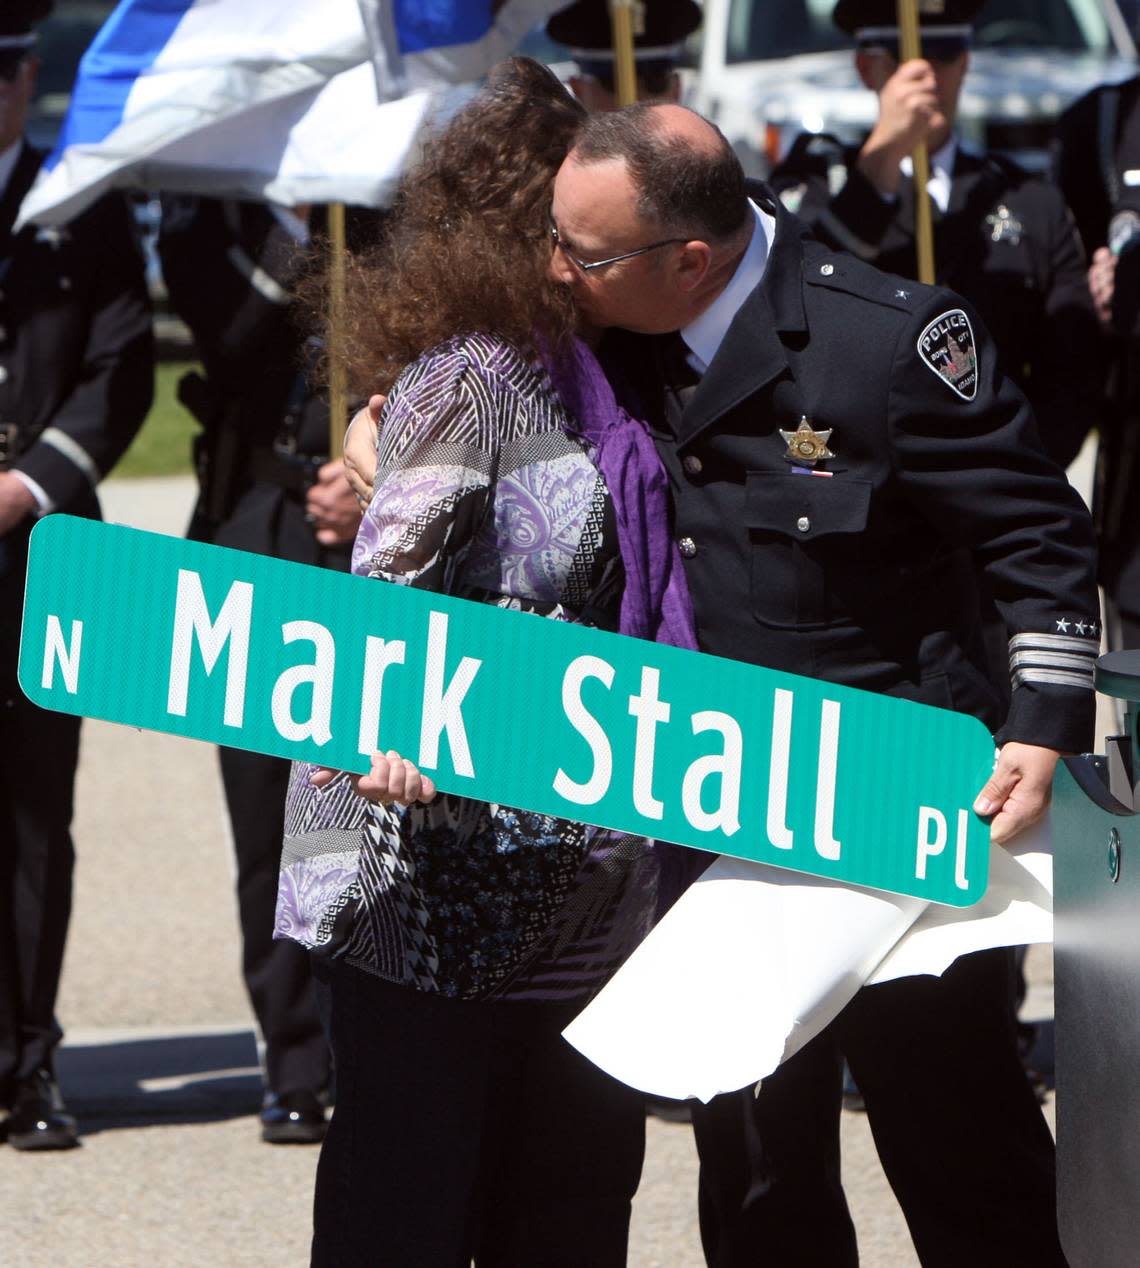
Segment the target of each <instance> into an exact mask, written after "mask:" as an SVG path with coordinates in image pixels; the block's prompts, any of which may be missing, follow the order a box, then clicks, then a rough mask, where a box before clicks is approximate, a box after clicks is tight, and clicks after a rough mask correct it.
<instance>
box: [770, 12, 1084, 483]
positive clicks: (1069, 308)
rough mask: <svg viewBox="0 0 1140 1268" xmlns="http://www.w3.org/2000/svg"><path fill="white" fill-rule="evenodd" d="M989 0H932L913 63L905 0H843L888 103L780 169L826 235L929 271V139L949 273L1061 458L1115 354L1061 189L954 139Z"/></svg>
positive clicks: (844, 246)
mask: <svg viewBox="0 0 1140 1268" xmlns="http://www.w3.org/2000/svg"><path fill="white" fill-rule="evenodd" d="M980 8H981V0H944V3H941V2H940V3H930V2H929V0H927V2H926V3H923V4H922V5H921V6H920V22H921V27H920V31H921V37H922V58H921V59H920V60H913V61H909V62H900V53H899V36H898V28H897V26H896V8H895V0H840V2H839V3H838V4H837V5H836V6H835V10H834V14H833V17H834V21H835V23H836V25H837V26H839V27H840V28H841V29H842V30H843V31H845V32H846V33H847V34H849V35H850V36H852V37H853V38H854V40H855V67H856V70H857V71H858V74H859V77H860V79H861V80H862V82H863V83H864V84H865V85H866V86H867V88H869V89H871V90H872V91H873V92H875V93H876V94H877V96H878V99H879V115H878V119H877V120H876V123H875V126H874V127H873V128H872V129H871V132H870V134H869V135H868V136H867V137H866V138H865V139H864V141H863V142H862V144H861V145H857V146H846V145H841V144H840V143H839V142H838V141H837V140H836V139H835V138H834V137H832V136H828V135H826V134H822V135H818V136H816V135H810V134H803V135H801V136H800V137H799V138H797V140H796V141H795V143H794V144H793V146H792V148H791V150H790V151H789V153H788V156H787V158H786V159H785V160H784V162H783V163H782V164H780V166H779V167H778V168H777V169H776V171H775V172H774V173H773V175H772V186H773V188H774V189H776V190H777V192H778V193H779V194H780V196H781V198H782V199H783V200H784V203H785V205H787V206H788V208H789V209H790V210H792V211H794V212H796V213H797V214H798V215H799V216H800V217H801V218H803V219H805V220H807V221H808V223H809V224H810V225H811V226H812V228H813V230H814V231H815V233H816V235H817V236H818V237H820V238H821V239H822V240H823V241H825V242H827V243H828V244H829V245H830V246H833V247H835V248H836V249H838V250H844V251H850V252H851V253H852V254H854V255H857V256H858V257H859V258H860V259H863V260H868V261H870V262H871V263H873V264H876V265H877V266H878V267H879V268H882V269H886V270H887V271H888V272H891V273H901V274H903V275H904V276H906V277H915V276H917V272H918V270H917V265H916V260H915V228H914V215H915V213H914V185H913V182H912V180H911V176H910V162H911V159H910V155H911V151H912V150H913V148H914V146H915V145H916V144H917V143H918V142H920V141H924V142H925V143H926V145H927V149H928V151H929V154H930V168H931V179H930V184H929V186H928V190H929V194H930V198H931V212H932V215H933V219H934V259H935V268H936V276H937V280H938V281H939V282H940V283H941V284H943V285H945V286H949V287H951V288H952V289H953V290H955V291H957V292H958V293H959V294H961V295H964V296H965V297H966V298H967V299H968V300H969V301H970V302H971V303H972V304H973V305H974V307H975V308H976V309H977V311H978V313H979V315H980V316H981V318H982V321H983V322H984V323H985V325H986V326H987V327H988V329H989V331H990V333H991V335H992V337H993V340H994V343H995V344H996V346H997V350H998V355H999V357H1000V358H1001V362H1002V367H1003V369H1004V370H1005V371H1006V373H1007V374H1009V375H1010V377H1011V378H1012V379H1013V380H1014V382H1015V383H1017V385H1018V386H1019V387H1020V388H1021V389H1022V391H1024V392H1025V394H1026V395H1027V396H1028V397H1029V401H1030V403H1031V404H1032V406H1033V411H1034V414H1035V415H1036V418H1037V425H1038V428H1039V429H1040V432H1041V438H1042V440H1043V442H1044V444H1045V448H1046V451H1047V452H1048V453H1050V455H1051V456H1052V457H1053V458H1054V459H1055V460H1056V461H1057V462H1058V463H1060V464H1061V465H1062V466H1065V465H1067V464H1068V463H1069V462H1070V461H1071V460H1072V459H1073V458H1074V457H1075V456H1076V453H1077V451H1078V449H1079V448H1080V444H1081V440H1082V438H1083V436H1084V434H1085V432H1086V431H1087V430H1088V428H1089V427H1090V426H1091V425H1093V423H1094V422H1095V420H1096V417H1097V413H1098V410H1099V407H1100V388H1101V384H1102V382H1103V358H1102V356H1101V348H1100V340H1099V332H1098V329H1097V323H1096V318H1095V314H1094V312H1093V308H1092V305H1091V303H1090V301H1089V297H1088V290H1087V286H1086V283H1085V262H1084V257H1083V253H1082V251H1081V247H1080V244H1079V242H1078V240H1077V238H1076V235H1075V234H1074V232H1073V227H1072V221H1071V218H1070V216H1069V214H1068V212H1067V210H1066V208H1065V205H1064V200H1063V199H1062V197H1061V195H1060V194H1059V193H1058V191H1057V189H1056V187H1055V186H1053V185H1051V184H1049V183H1048V182H1047V181H1045V180H1042V179H1040V178H1038V177H1034V176H1031V175H1029V174H1028V173H1027V172H1025V171H1024V170H1022V169H1021V168H1020V167H1019V166H1018V165H1017V164H1016V163H1014V162H1013V161H1012V160H1010V159H1008V158H1004V157H1002V156H1000V155H997V154H981V153H975V152H973V151H972V150H971V149H969V148H968V147H967V146H966V145H965V144H964V143H962V142H961V141H960V140H959V139H958V138H957V137H956V135H955V132H954V123H955V117H956V114H957V109H958V96H959V93H960V91H961V88H962V83H963V80H964V79H965V76H966V73H967V70H968V66H969V51H968V50H969V41H970V33H971V23H972V21H973V18H974V15H975V14H976V12H977V11H978V9H980Z"/></svg>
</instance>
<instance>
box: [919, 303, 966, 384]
mask: <svg viewBox="0 0 1140 1268" xmlns="http://www.w3.org/2000/svg"><path fill="white" fill-rule="evenodd" d="M916 346H917V348H918V355H919V358H920V359H921V361H922V363H923V365H925V366H926V367H927V368H928V369H929V370H930V372H931V373H932V374H937V375H938V377H939V378H940V379H941V380H942V381H943V382H944V383H945V384H946V386H947V387H948V388H950V390H951V391H953V392H955V393H957V395H958V396H960V397H961V398H962V400H964V401H972V400H973V399H974V397H975V396H976V395H977V393H978V356H977V351H976V347H975V344H974V330H973V327H972V326H971V325H970V319H969V317H967V316H966V314H965V313H964V312H963V311H962V309H960V308H950V309H947V311H946V312H944V313H939V315H938V316H937V317H935V319H934V320H933V321H932V322H931V323H930V324H929V325H928V326H927V327H926V329H925V330H924V331H923V332H922V334H920V335H919V336H918V343H917V345H916Z"/></svg>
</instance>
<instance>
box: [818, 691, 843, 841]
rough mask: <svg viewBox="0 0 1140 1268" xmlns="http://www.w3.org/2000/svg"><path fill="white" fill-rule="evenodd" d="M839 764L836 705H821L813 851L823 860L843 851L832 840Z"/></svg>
mask: <svg viewBox="0 0 1140 1268" xmlns="http://www.w3.org/2000/svg"><path fill="white" fill-rule="evenodd" d="M838 765H839V702H838V701H837V700H825V701H824V702H823V703H822V705H821V706H820V718H819V766H818V768H817V772H816V781H815V851H816V853H817V854H818V855H819V856H820V858H824V859H837V858H838V857H839V852H840V850H841V849H842V848H843V847H842V846H841V845H840V843H839V842H838V841H837V840H836V839H835V777H836V773H837V768H838Z"/></svg>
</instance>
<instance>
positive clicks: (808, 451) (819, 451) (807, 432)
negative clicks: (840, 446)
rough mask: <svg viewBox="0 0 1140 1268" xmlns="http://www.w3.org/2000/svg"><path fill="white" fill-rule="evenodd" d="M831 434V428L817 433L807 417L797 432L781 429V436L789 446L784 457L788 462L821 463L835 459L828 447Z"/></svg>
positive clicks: (801, 422) (802, 419)
mask: <svg viewBox="0 0 1140 1268" xmlns="http://www.w3.org/2000/svg"><path fill="white" fill-rule="evenodd" d="M831 432H832V428H830V427H828V428H826V430H824V431H816V430H815V428H814V427H813V426H812V425H811V419H810V418H808V417H807V416H806V415H805V416H804V417H803V418H801V419H800V425H799V426H798V427H797V428H796V430H795V431H785V430H784V429H783V428H782V427H781V428H780V435H781V436H783V438H784V443H785V444H786V445H787V446H788V452H787V453H786V454H784V457H785V458H786V459H787V460H788V462H819V461H821V460H822V459H824V458H834V457H835V455H834V454H833V453H832V452H831V450H830V449H828V447H827V442H828V440H829V439H830V437H831Z"/></svg>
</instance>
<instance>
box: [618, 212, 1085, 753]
mask: <svg viewBox="0 0 1140 1268" xmlns="http://www.w3.org/2000/svg"><path fill="white" fill-rule="evenodd" d="M752 196H753V198H754V199H756V201H758V202H759V203H760V204H761V205H762V206H764V207H765V209H767V210H770V211H771V212H772V213H773V214H775V215H776V217H777V224H776V232H775V239H774V242H773V245H772V248H771V250H770V252H769V255H768V259H767V264H766V268H765V272H764V276H763V279H762V281H761V283H760V284H759V286H757V287H756V288H755V289H754V290H753V291H752V293H751V295H750V296H749V298H748V299H747V300H746V301H745V303H744V305H743V307H742V308H741V309H740V311H739V312H738V313H737V314H736V317H735V319H734V320H733V322H732V324H731V326H730V327H729V329H728V332H727V334H726V335H725V337H724V340H723V342H722V343H721V345H720V348H719V350H718V352H717V354H716V356H715V358H714V359H713V362H712V364H711V365H710V366H709V367H708V369H707V371H706V372H705V374H704V375H703V377H702V378H701V379H700V381H699V383H697V384H696V386H695V387H691V386H690V387H686V386H683V385H680V384H683V371H682V370H678V369H676V361H675V358H674V357H673V355H672V341H674V340H675V339H676V338H677V337H676V336H643V335H630V334H619V333H617V332H611V334H610V335H609V336H607V339H606V341H605V343H604V345H603V350H602V351H603V356H604V358H605V359H606V361H607V364H608V365H609V367H610V370H611V373H612V375H613V376H614V377H616V378H620V379H621V380H622V382H623V383H624V389H623V390H624V391H625V393H626V395H627V402H626V403H627V405H628V406H629V407H630V408H631V409H632V410H634V411H636V410H640V411H641V416H642V417H646V418H648V419H649V420H651V426H652V427H653V428H654V429H655V432H656V438H657V442H658V447H659V450H660V452H661V454H662V457H663V459H664V461H665V464H666V466H667V468H668V471H669V475H670V478H671V482H672V486H673V492H674V500H675V508H676V509H675V532H676V535H677V537H678V539H679V544H680V548H681V554H682V556H683V557H684V558H685V561H686V578H687V581H688V584H689V587H690V590H691V592H692V596H693V602H694V608H695V612H696V617H697V626H698V631H699V637H700V643H701V647H702V650H704V651H706V652H711V653H713V654H716V655H720V656H728V657H731V658H733V659H736V660H743V661H750V662H753V663H755V664H761V665H767V666H770V667H772V668H775V669H781V670H786V671H789V672H792V673H797V674H804V675H807V676H809V677H814V678H821V679H825V680H827V681H832V682H838V683H843V684H846V685H849V686H854V687H861V688H865V689H868V690H871V691H878V692H884V693H887V694H890V695H895V696H901V697H905V698H908V699H912V700H918V701H921V702H922V703H925V704H931V705H938V706H941V707H943V708H950V709H956V710H959V711H961V712H966V713H972V714H974V715H975V716H977V717H978V718H980V719H981V720H982V721H983V722H985V723H987V725H989V726H991V728H993V727H996V725H997V724H998V722H999V721H1000V697H999V693H998V692H997V691H996V690H995V688H994V686H993V685H992V683H991V681H990V679H989V678H988V676H987V675H986V673H985V672H984V670H983V669H982V668H981V667H980V666H981V653H980V648H979V646H978V600H977V595H976V589H975V586H976V582H975V579H974V570H975V568H978V569H980V570H982V571H983V572H984V573H985V574H986V575H987V576H988V578H989V581H990V584H991V587H992V591H993V594H994V596H995V598H996V600H997V603H998V606H999V609H1000V611H1001V613H1002V616H1003V617H1004V619H1005V622H1006V625H1007V626H1008V631H1009V649H1010V664H1011V667H1012V671H1013V682H1014V691H1013V703H1012V707H1011V709H1010V711H1009V714H1008V717H1007V719H1006V721H1005V724H1004V726H1003V728H1002V730H1001V733H1000V738H1001V739H1002V740H1023V741H1026V742H1030V743H1035V744H1043V745H1048V746H1050V747H1055V748H1058V749H1060V750H1063V751H1080V750H1083V749H1086V748H1088V747H1089V746H1090V744H1091V741H1092V728H1093V712H1094V710H1093V692H1092V667H1093V661H1094V658H1095V656H1096V654H1097V651H1098V646H1099V642H1098V634H1099V626H1098V624H1097V621H1098V607H1097V594H1096V587H1095V582H1094V575H1093V573H1094V557H1093V542H1092V526H1091V523H1090V520H1089V517H1088V515H1087V513H1086V511H1085V509H1084V506H1083V504H1082V503H1081V501H1080V499H1079V498H1078V497H1077V495H1076V494H1075V493H1074V492H1073V491H1072V489H1071V488H1070V487H1069V485H1068V482H1067V481H1066V479H1065V477H1064V474H1063V472H1062V471H1061V470H1060V469H1059V468H1058V467H1057V466H1056V465H1054V464H1053V463H1052V462H1051V461H1050V460H1049V459H1048V458H1047V457H1046V456H1045V454H1044V452H1043V451H1042V449H1041V447H1040V444H1039V441H1038V438H1037V433H1036V429H1035V427H1034V424H1033V418H1032V414H1031V412H1030V409H1029V407H1028V405H1027V403H1026V401H1025V398H1024V397H1023V396H1022V394H1021V393H1020V392H1019V391H1018V389H1017V388H1016V387H1015V386H1014V384H1013V383H1012V382H1010V380H1009V379H1008V378H1006V377H1005V376H1004V375H1003V374H1002V372H1001V370H1000V369H999V366H998V360H997V356H996V352H995V348H994V343H993V340H992V339H991V338H990V337H989V335H988V333H987V332H986V329H985V327H984V326H983V324H982V322H981V321H980V319H979V317H978V314H977V313H976V311H975V310H974V309H973V308H972V307H971V306H970V305H968V304H967V303H966V302H965V301H964V300H962V299H961V298H960V297H959V296H957V295H956V294H954V293H952V292H950V291H948V290H946V289H944V288H942V287H925V286H921V285H919V284H917V283H915V282H912V281H909V280H905V279H903V278H900V277H896V276H891V275H888V274H884V273H882V272H880V271H879V270H878V269H875V268H874V267H872V266H871V265H869V264H866V263H865V262H863V261H861V260H859V259H857V258H856V257H854V256H851V255H847V254H840V253H836V252H835V251H833V250H831V249H830V248H829V247H827V246H825V245H823V244H821V243H818V242H817V241H815V240H814V239H812V238H811V237H810V235H809V234H808V232H807V231H806V229H805V227H804V226H803V224H802V222H800V221H799V220H797V218H796V217H794V216H792V215H791V214H790V213H788V212H787V211H786V210H785V209H783V208H782V207H780V206H779V205H778V203H777V202H776V201H775V199H774V198H773V197H772V196H771V194H770V191H766V190H764V189H763V187H756V188H755V189H754V190H753V192H752ZM666 384H668V385H666ZM805 416H806V417H808V418H810V419H811V427H812V428H813V430H816V431H818V432H820V433H822V432H825V431H829V432H830V435H829V436H828V437H827V441H826V443H827V447H828V449H829V451H830V452H831V453H832V454H833V455H834V457H831V458H826V459H823V460H820V461H817V462H815V463H814V464H811V463H799V462H792V461H789V460H788V458H787V457H786V455H787V453H788V449H789V446H788V443H787V442H786V440H785V438H784V437H782V436H781V429H782V430H784V431H788V432H794V431H795V430H796V429H797V426H798V424H799V423H800V420H801V419H802V418H804V417H805ZM812 472H821V473H825V474H811V473H812Z"/></svg>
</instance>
